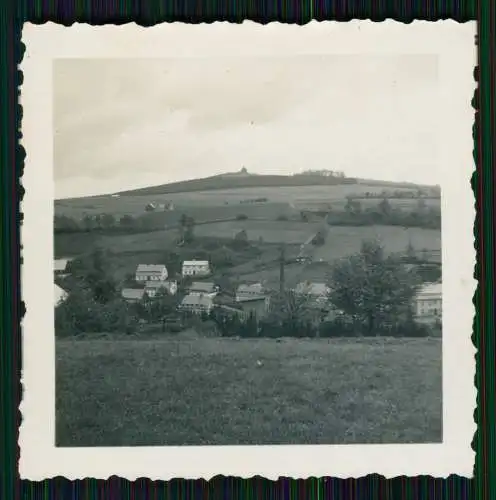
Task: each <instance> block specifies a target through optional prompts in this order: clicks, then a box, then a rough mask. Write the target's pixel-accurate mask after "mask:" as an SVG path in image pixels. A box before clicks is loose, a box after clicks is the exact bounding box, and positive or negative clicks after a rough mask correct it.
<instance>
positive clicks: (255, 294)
mask: <svg viewBox="0 0 496 500" xmlns="http://www.w3.org/2000/svg"><path fill="white" fill-rule="evenodd" d="M264 298H265V290H264V286H263V285H262V283H253V284H243V285H239V287H238V289H237V290H236V302H244V301H246V300H254V299H262V300H263V299H264Z"/></svg>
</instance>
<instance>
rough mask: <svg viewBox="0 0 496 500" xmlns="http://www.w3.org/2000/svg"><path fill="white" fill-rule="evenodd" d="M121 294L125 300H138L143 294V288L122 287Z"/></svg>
mask: <svg viewBox="0 0 496 500" xmlns="http://www.w3.org/2000/svg"><path fill="white" fill-rule="evenodd" d="M121 296H122V298H123V299H124V300H126V301H127V302H139V301H140V300H142V299H143V297H144V296H145V290H144V288H124V289H123V290H122V292H121Z"/></svg>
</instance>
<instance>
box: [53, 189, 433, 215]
mask: <svg viewBox="0 0 496 500" xmlns="http://www.w3.org/2000/svg"><path fill="white" fill-rule="evenodd" d="M394 190H395V191H402V190H410V189H407V188H397V187H394ZM376 191H380V189H379V188H378V186H369V185H367V184H343V185H329V186H319V185H317V186H284V187H257V188H238V189H224V190H222V189H219V190H210V191H195V192H188V193H170V194H155V195H136V194H130V195H121V196H120V197H118V198H114V197H112V196H110V195H105V196H94V197H87V198H74V199H67V200H56V202H55V213H56V214H57V215H67V216H70V217H76V218H77V217H82V215H83V214H84V213H88V214H96V213H110V214H113V215H115V216H122V215H124V214H128V215H133V216H138V215H143V214H145V206H146V205H147V204H148V203H151V202H155V203H166V202H173V203H174V205H175V210H174V212H170V213H168V215H167V216H164V217H166V218H167V217H168V218H169V219H168V220H170V221H172V220H174V219H175V218H176V217H179V216H180V214H181V213H187V214H188V215H191V216H192V217H194V218H196V219H197V220H208V219H209V218H210V219H215V218H220V217H229V216H236V215H237V214H239V213H246V214H247V215H250V216H266V217H270V216H274V215H275V216H277V215H280V214H281V213H289V212H290V211H291V209H292V210H293V211H294V212H296V214H297V213H298V212H299V210H304V209H318V208H321V207H325V206H327V205H328V204H331V205H332V206H334V207H336V208H338V207H341V206H342V205H344V204H345V203H346V197H347V196H365V193H366V192H376ZM255 198H267V200H268V201H267V203H260V204H251V203H241V201H246V200H253V199H255ZM360 201H361V202H362V203H363V206H364V207H365V206H369V205H370V206H373V205H377V204H378V203H379V202H380V201H381V200H380V199H370V200H367V199H363V200H360ZM390 201H391V204H392V205H393V206H405V207H406V206H408V207H410V206H412V204H416V203H417V200H408V199H396V200H390ZM426 203H427V204H428V205H429V204H432V205H436V206H439V200H426ZM205 209H207V211H206V212H204V210H205ZM178 212H179V215H176V214H177V213H178Z"/></svg>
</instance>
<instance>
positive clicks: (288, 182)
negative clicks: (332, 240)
mask: <svg viewBox="0 0 496 500" xmlns="http://www.w3.org/2000/svg"><path fill="white" fill-rule="evenodd" d="M356 183H357V179H355V178H351V177H344V178H341V177H325V176H322V175H303V174H302V175H256V174H249V173H248V172H239V173H236V172H235V173H225V174H219V175H213V176H210V177H204V178H202V179H192V180H188V181H179V182H172V183H169V184H162V185H159V186H151V187H146V188H140V189H133V190H130V191H122V192H120V193H118V194H120V195H121V196H142V195H157V194H171V193H188V192H193V191H210V190H218V189H238V188H250V187H276V186H277V187H285V186H317V185H323V184H324V185H329V186H332V185H337V184H356Z"/></svg>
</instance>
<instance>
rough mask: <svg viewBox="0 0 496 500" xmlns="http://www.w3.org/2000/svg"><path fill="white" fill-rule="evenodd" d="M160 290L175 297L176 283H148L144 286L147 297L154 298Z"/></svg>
mask: <svg viewBox="0 0 496 500" xmlns="http://www.w3.org/2000/svg"><path fill="white" fill-rule="evenodd" d="M161 290H163V291H165V292H166V293H168V294H169V295H176V293H177V281H168V280H165V281H148V282H147V283H146V285H145V293H146V294H147V295H148V297H150V298H153V297H155V296H156V295H157V294H158V293H159V292H160V291H161Z"/></svg>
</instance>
